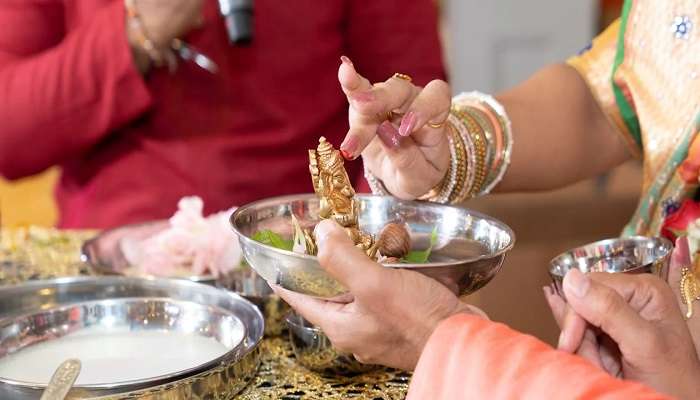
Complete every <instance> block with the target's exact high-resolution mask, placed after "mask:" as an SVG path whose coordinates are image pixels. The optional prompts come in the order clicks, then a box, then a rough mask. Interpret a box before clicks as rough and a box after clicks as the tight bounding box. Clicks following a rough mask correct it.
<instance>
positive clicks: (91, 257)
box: [81, 220, 216, 285]
mask: <svg viewBox="0 0 700 400" xmlns="http://www.w3.org/2000/svg"><path fill="white" fill-rule="evenodd" d="M168 226H169V222H168V221H167V220H161V221H152V222H144V223H141V224H132V225H124V226H120V227H118V228H114V229H108V230H106V231H104V232H102V233H100V234H99V235H97V236H96V237H94V238H93V239H90V240H88V241H86V242H85V244H84V245H83V247H82V250H81V253H82V254H81V258H82V260H83V262H85V263H86V264H88V266H89V267H90V269H91V270H92V272H93V273H94V274H96V275H107V276H109V275H119V276H124V275H129V274H130V273H131V274H134V273H135V272H129V270H130V268H132V267H133V266H132V265H131V264H130V263H129V261H127V258H126V257H125V255H124V246H129V245H130V244H129V243H132V244H134V243H136V242H141V241H143V240H146V239H148V238H150V237H152V236H153V235H155V234H157V233H160V232H161V231H163V230H164V229H166V228H167V227H168ZM137 275H138V276H139V277H146V276H147V275H145V274H137ZM172 278H177V279H187V280H190V281H194V282H200V283H205V284H207V285H214V283H215V280H216V279H215V278H214V277H213V276H212V275H209V274H205V275H189V276H177V277H172Z"/></svg>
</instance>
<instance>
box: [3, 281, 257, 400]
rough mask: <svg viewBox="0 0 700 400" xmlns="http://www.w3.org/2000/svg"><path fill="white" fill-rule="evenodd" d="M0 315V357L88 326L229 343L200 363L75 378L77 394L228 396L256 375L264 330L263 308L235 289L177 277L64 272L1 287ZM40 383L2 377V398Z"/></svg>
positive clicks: (32, 393) (30, 393)
mask: <svg viewBox="0 0 700 400" xmlns="http://www.w3.org/2000/svg"><path fill="white" fill-rule="evenodd" d="M0 318H1V319H0V354H2V355H3V356H6V355H7V354H12V353H17V352H18V351H22V350H23V349H27V348H29V347H31V346H33V345H36V344H37V343H45V342H47V341H51V340H56V339H57V338H61V337H63V336H65V335H68V334H71V335H74V334H80V333H81V331H83V332H84V331H85V330H86V329H90V328H98V329H104V330H105V331H107V332H109V331H110V330H115V331H116V332H122V331H124V330H127V331H131V332H144V331H149V332H154V331H163V330H168V331H173V332H181V333H187V334H193V335H199V336H204V337H208V338H213V339H214V340H216V341H218V342H219V343H221V344H222V345H223V346H225V347H226V351H225V353H223V354H222V355H220V356H217V357H215V358H212V359H209V360H207V361H205V362H203V363H201V364H200V365H193V366H192V367H190V368H186V369H182V370H179V371H175V372H171V373H167V374H163V375H160V376H153V377H147V378H146V377H144V378H143V379H131V380H128V381H122V382H106V383H94V384H93V383H91V384H84V385H80V384H79V385H76V386H75V387H74V388H73V389H72V390H71V392H70V396H72V397H77V398H86V397H99V396H109V397H110V398H130V399H146V398H148V399H152V398H192V399H204V398H213V397H214V396H218V397H216V398H222V399H229V398H232V397H233V396H234V395H235V394H236V393H237V392H238V391H240V390H241V389H242V388H243V387H244V386H245V385H246V384H247V383H248V382H249V381H250V380H251V379H252V378H253V376H254V375H255V371H256V370H257V367H258V365H259V362H260V354H259V350H258V349H257V346H258V344H259V342H260V340H261V339H262V335H263V330H264V322H263V318H262V315H261V313H260V311H259V310H258V309H257V308H256V307H255V306H254V305H253V304H251V303H250V302H248V301H247V300H245V299H243V298H241V297H240V296H238V295H236V294H233V293H230V292H226V291H222V290H219V289H216V288H213V287H210V286H206V285H202V284H197V283H194V282H189V281H185V280H174V279H172V280H171V279H139V278H120V277H102V278H64V279H57V280H52V281H35V282H31V283H27V284H23V285H18V286H10V287H6V288H1V289H0ZM239 324H242V325H243V336H242V338H239V339H241V340H234V338H232V337H231V336H232V332H233V331H232V329H234V328H236V327H240V325H239ZM71 337H74V336H71ZM19 354H20V353H18V355H19ZM86 372H87V371H86ZM44 388H45V383H42V382H38V383H36V382H17V381H14V380H11V379H7V378H5V377H0V398H3V399H5V398H8V399H9V398H12V399H35V398H38V397H39V396H40V395H41V392H42V391H43V389H44Z"/></svg>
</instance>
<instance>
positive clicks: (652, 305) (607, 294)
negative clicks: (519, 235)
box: [547, 270, 700, 399]
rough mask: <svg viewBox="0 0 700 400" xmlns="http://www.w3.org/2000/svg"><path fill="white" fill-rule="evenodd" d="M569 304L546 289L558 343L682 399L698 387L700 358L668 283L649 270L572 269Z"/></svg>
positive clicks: (566, 282)
mask: <svg viewBox="0 0 700 400" xmlns="http://www.w3.org/2000/svg"><path fill="white" fill-rule="evenodd" d="M564 293H565V295H566V299H567V301H568V302H567V303H565V302H564V301H563V299H561V297H559V296H557V295H556V294H554V293H549V294H548V296H547V297H548V301H549V302H550V306H551V307H552V311H553V313H554V315H555V319H556V320H557V322H558V323H559V324H560V326H561V327H562V334H561V337H560V340H559V348H560V349H561V350H564V351H568V352H577V353H578V354H579V355H581V356H582V357H584V358H587V359H588V360H590V361H591V362H593V363H594V364H596V365H598V366H600V367H601V368H604V369H605V370H606V371H608V372H610V373H611V374H613V375H615V376H618V377H621V378H624V379H630V380H636V381H640V382H643V383H645V384H647V385H649V386H651V387H653V388H655V389H656V390H659V391H660V392H664V393H667V394H670V395H673V396H675V397H678V398H681V399H686V398H687V399H691V398H695V396H696V394H697V392H698V391H700V362H699V361H698V356H697V354H696V352H695V347H694V345H693V341H692V338H691V336H690V333H689V332H688V329H687V327H686V324H685V321H684V320H683V317H682V315H681V313H680V311H679V308H678V306H677V304H676V301H675V299H674V296H673V293H672V292H671V290H670V288H669V287H668V285H666V283H665V282H663V281H662V280H661V279H659V278H657V277H655V276H653V275H648V274H640V275H628V274H608V273H591V274H589V275H584V274H582V273H581V272H580V271H578V270H571V271H570V272H569V273H568V274H567V275H566V277H565V278H564Z"/></svg>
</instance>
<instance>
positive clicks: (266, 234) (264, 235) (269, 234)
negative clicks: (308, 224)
mask: <svg viewBox="0 0 700 400" xmlns="http://www.w3.org/2000/svg"><path fill="white" fill-rule="evenodd" d="M253 240H255V241H256V242H260V243H262V244H266V245H268V246H272V247H275V248H278V249H282V250H288V251H292V248H293V247H294V242H293V241H291V240H285V239H284V238H282V236H280V235H279V234H277V233H275V232H273V231H271V230H269V229H265V230H262V231H259V232H256V233H255V235H253Z"/></svg>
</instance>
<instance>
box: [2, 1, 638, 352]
mask: <svg viewBox="0 0 700 400" xmlns="http://www.w3.org/2000/svg"><path fill="white" fill-rule="evenodd" d="M439 3H440V7H441V15H442V22H443V37H444V41H445V47H446V52H445V53H446V58H447V62H448V65H449V69H450V77H451V81H452V84H453V87H454V90H455V92H458V91H462V90H474V89H477V90H481V91H485V92H494V91H497V90H499V89H502V88H505V87H508V86H510V85H512V84H515V83H517V82H519V81H521V80H522V79H524V78H526V77H527V76H528V75H530V74H531V73H532V72H534V71H535V70H537V69H538V68H540V67H541V66H543V65H544V64H547V63H552V62H558V61H562V60H564V59H566V58H567V57H568V56H570V55H572V54H574V53H576V52H577V51H578V50H579V49H581V48H583V47H584V46H586V45H587V44H588V43H589V42H590V40H591V38H592V37H593V36H594V35H595V34H596V33H597V32H598V31H599V30H600V29H601V27H603V26H606V25H607V24H608V23H609V22H610V21H611V20H613V19H614V18H616V17H617V15H618V14H619V9H620V6H621V3H622V0H578V1H563V2H558V1H551V0H550V1H546V0H530V1H522V0H490V1H478V0H441V1H440V2H439ZM552 112H556V110H552ZM543 145H546V144H543ZM592 156H593V155H592ZM57 175H58V171H57V170H56V169H52V170H49V171H47V172H45V173H43V174H41V175H39V176H37V177H32V178H27V179H23V180H21V181H18V182H12V183H9V182H6V181H3V180H2V179H1V178H0V211H1V216H2V224H3V226H18V225H29V224H39V225H46V226H51V225H53V224H54V223H55V221H56V210H55V206H54V204H53V200H52V194H53V193H52V191H53V185H54V182H55V181H56V178H57ZM639 180H640V170H639V167H638V166H637V164H636V163H630V164H628V165H625V166H623V167H621V168H619V169H618V170H616V171H614V172H613V173H612V174H610V175H608V176H606V177H601V178H600V179H595V180H590V181H586V182H581V183H579V184H577V185H574V186H572V187H569V188H566V189H562V190H558V191H555V192H551V193H540V194H516V195H497V196H492V197H489V198H485V199H478V200H474V201H471V202H469V203H467V206H468V207H471V208H475V209H477V210H480V211H483V212H486V213H488V214H491V215H493V216H495V217H497V218H500V219H502V220H504V221H505V222H507V223H508V224H510V225H511V226H512V227H513V228H514V230H515V232H516V234H517V246H516V248H515V250H514V251H513V252H512V254H511V255H510V257H509V258H508V259H507V261H506V263H505V265H504V267H503V270H502V272H501V274H499V275H498V276H497V277H496V279H495V280H494V281H493V282H492V283H491V284H490V285H489V286H487V287H486V288H485V289H484V290H483V291H481V292H479V293H478V294H476V295H475V296H473V298H472V301H473V302H475V303H476V304H478V305H480V306H481V307H483V308H484V309H485V310H486V311H487V312H488V313H489V315H490V316H491V317H492V318H493V319H495V320H499V321H503V322H506V323H508V324H509V325H511V326H512V327H514V328H516V329H519V330H522V331H525V332H528V333H531V334H534V335H536V336H538V337H541V338H543V339H545V340H547V341H549V342H551V343H556V339H557V336H558V333H557V332H558V330H557V329H556V327H555V325H554V322H553V320H552V318H551V316H550V314H549V311H548V310H547V308H546V304H545V302H544V298H543V296H542V290H541V288H542V286H543V285H545V284H548V283H549V278H548V276H547V265H548V262H549V260H550V259H551V258H552V257H554V256H555V255H556V254H558V253H559V252H561V251H564V250H566V249H568V248H571V247H574V246H577V245H580V244H584V243H587V242H590V241H594V240H598V239H602V238H605V237H610V236H616V235H617V234H618V232H619V231H620V229H621V228H622V226H623V225H624V223H625V222H626V220H627V219H628V218H629V216H630V215H631V213H632V211H633V209H634V206H635V204H636V197H637V195H638V188H639Z"/></svg>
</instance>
